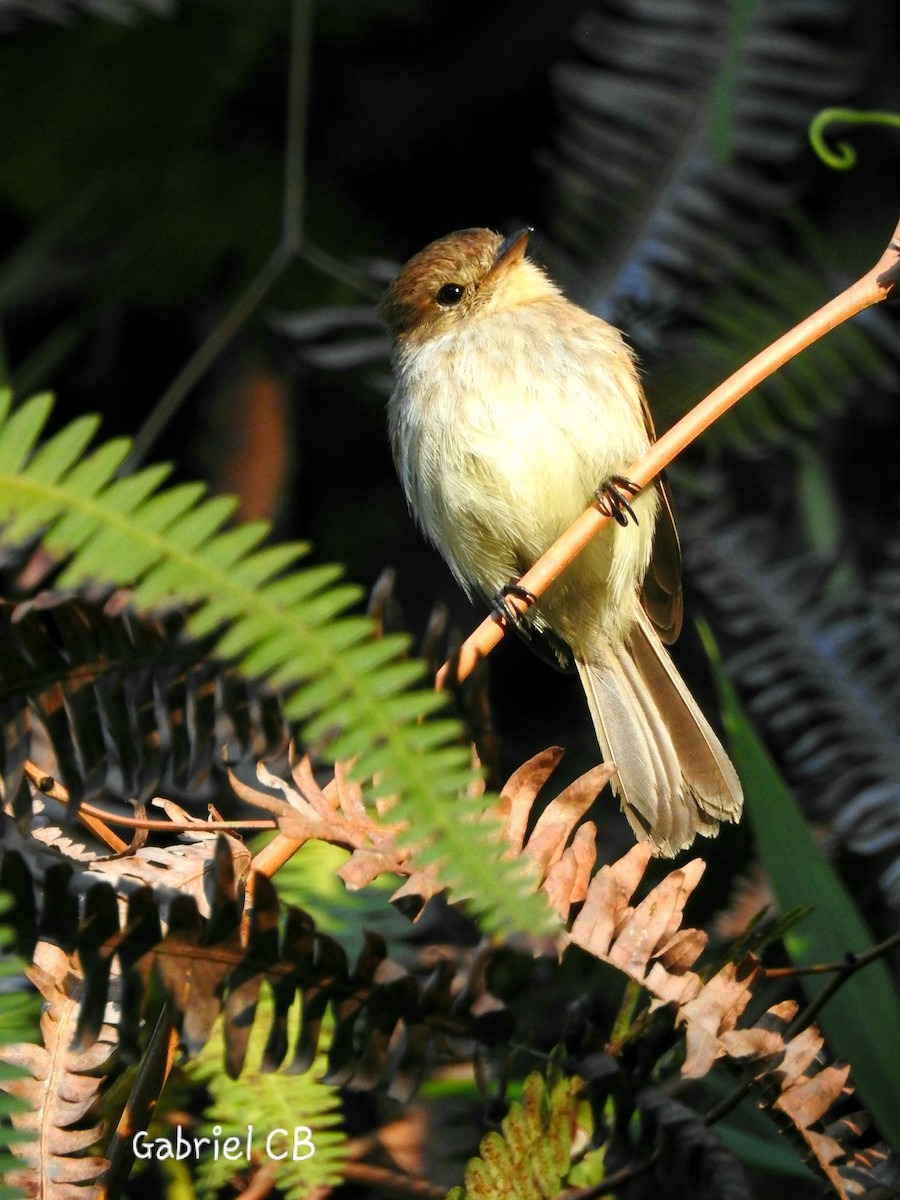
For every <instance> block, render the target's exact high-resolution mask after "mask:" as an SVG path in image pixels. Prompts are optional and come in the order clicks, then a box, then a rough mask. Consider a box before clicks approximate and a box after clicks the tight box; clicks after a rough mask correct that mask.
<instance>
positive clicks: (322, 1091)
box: [189, 989, 346, 1200]
mask: <svg viewBox="0 0 900 1200" xmlns="http://www.w3.org/2000/svg"><path fill="white" fill-rule="evenodd" d="M300 1003H301V1001H300V1000H299V998H298V999H297V1000H296V1001H295V1002H294V1003H293V1005H292V1006H291V1008H290V1010H289V1011H288V1012H287V1013H286V1014H285V1021H286V1023H287V1025H288V1026H293V1025H296V1024H297V1022H298V1020H299V1007H300ZM273 1016H274V1005H273V1000H272V995H271V993H270V992H269V990H268V989H265V991H264V993H263V995H262V998H261V1000H260V1004H259V1010H258V1014H257V1020H256V1021H255V1023H254V1025H253V1027H252V1032H250V1035H249V1044H248V1046H247V1051H246V1061H245V1063H244V1067H243V1071H242V1073H241V1077H240V1079H234V1078H229V1076H228V1075H226V1074H225V1072H224V1071H223V1068H222V1060H223V1052H224V1051H225V1049H226V1045H225V1038H224V1034H223V1025H222V1022H221V1021H220V1022H219V1023H218V1024H217V1026H216V1027H215V1029H214V1030H213V1033H212V1036H211V1037H210V1039H209V1040H208V1042H207V1044H206V1046H205V1047H204V1048H203V1050H202V1051H201V1052H200V1054H199V1055H198V1056H197V1057H196V1058H195V1059H194V1060H193V1061H192V1062H191V1064H190V1068H189V1070H190V1074H191V1076H192V1077H193V1078H194V1079H195V1080H197V1081H198V1082H201V1083H204V1084H205V1085H206V1087H207V1088H208V1090H209V1092H210V1095H211V1100H210V1103H209V1105H208V1106H207V1109H206V1112H205V1113H204V1116H203V1121H202V1123H201V1126H200V1129H199V1130H198V1132H199V1134H200V1135H201V1136H206V1137H211V1138H212V1139H213V1140H212V1144H213V1145H218V1146H223V1145H224V1142H225V1139H226V1138H228V1137H235V1138H237V1146H239V1148H240V1157H239V1158H237V1159H235V1158H232V1159H231V1161H229V1160H228V1159H226V1158H225V1157H224V1156H221V1157H219V1156H215V1155H213V1154H209V1153H206V1154H203V1155H201V1156H200V1159H199V1164H198V1169H197V1184H198V1195H200V1196H202V1197H210V1198H212V1197H214V1196H216V1195H218V1194H219V1190H220V1189H221V1188H223V1187H225V1186H227V1185H228V1184H229V1182H230V1181H231V1180H232V1179H233V1177H234V1176H235V1174H236V1173H237V1172H239V1171H242V1170H244V1171H245V1170H247V1169H248V1167H250V1166H251V1165H253V1166H259V1165H265V1164H266V1163H268V1162H272V1161H274V1156H280V1155H282V1154H284V1158H283V1159H281V1160H280V1161H279V1162H278V1187H279V1190H280V1191H282V1192H284V1193H285V1195H286V1196H287V1197H289V1198H292V1200H302V1198H303V1197H306V1196H309V1195H310V1194H311V1193H312V1192H313V1191H314V1189H316V1188H322V1187H326V1186H329V1185H330V1186H335V1185H337V1184H338V1183H340V1182H341V1179H342V1166H343V1162H344V1158H345V1154H346V1149H345V1135H344V1134H343V1133H342V1131H341V1129H340V1125H341V1121H342V1113H341V1101H340V1093H339V1091H338V1089H337V1088H336V1087H333V1086H332V1085H330V1084H327V1083H324V1082H321V1076H322V1074H323V1073H324V1070H325V1065H326V1060H325V1050H326V1047H327V1042H323V1045H322V1047H321V1048H320V1050H319V1052H318V1055H317V1057H316V1059H315V1060H314V1062H313V1063H312V1067H311V1070H310V1071H308V1072H306V1073H305V1074H303V1075H297V1074H293V1073H291V1072H289V1071H287V1070H284V1069H282V1070H278V1071H272V1070H271V1069H269V1068H268V1067H267V1065H266V1062H265V1050H266V1031H267V1028H268V1027H269V1025H270V1023H271V1021H272V1018H273ZM248 1130H249V1131H250V1132H249V1133H248ZM248 1138H249V1143H250V1150H251V1154H250V1156H249V1160H248V1158H247V1156H246V1153H245V1151H246V1148H247V1144H248ZM295 1138H296V1145H297V1153H296V1156H295V1155H294V1149H295ZM269 1139H271V1140H269ZM310 1148H312V1149H313V1152H310ZM267 1150H268V1151H271V1154H268V1156H267Z"/></svg>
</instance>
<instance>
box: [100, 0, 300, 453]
mask: <svg viewBox="0 0 900 1200" xmlns="http://www.w3.org/2000/svg"><path fill="white" fill-rule="evenodd" d="M312 11H313V0H294V5H293V9H292V15H291V43H290V47H291V48H290V71H289V78H288V112H287V121H286V129H287V132H286V134H285V164H284V198H283V205H282V214H281V241H280V242H279V244H278V245H277V246H276V247H275V249H274V250H273V251H272V253H271V254H270V256H269V258H268V260H267V262H266V263H265V264H264V266H263V267H262V268H261V270H260V271H259V273H258V274H257V275H256V276H255V278H254V279H252V280H251V282H250V283H249V284H248V286H247V287H246V289H245V290H244V291H243V293H242V294H241V295H240V296H239V297H238V299H237V300H236V301H235V303H234V304H233V305H232V307H231V309H230V310H229V311H228V312H227V313H226V314H225V316H224V317H223V318H222V319H221V321H219V322H218V324H217V325H216V326H215V328H214V329H213V330H211V332H210V333H209V335H208V336H207V337H206V338H205V339H204V340H203V342H201V344H200V345H199V346H198V347H197V349H196V350H195V351H194V353H193V354H192V355H191V357H190V358H189V359H188V361H187V362H186V363H185V365H184V366H183V367H182V369H181V370H180V371H179V372H178V374H177V375H176V376H175V378H174V379H173V380H172V382H171V384H169V386H168V388H167V389H166V391H165V392H164V393H163V395H162V396H161V397H160V399H159V401H158V402H157V404H156V406H155V408H154V409H153V411H152V412H151V413H150V415H149V416H148V417H147V419H146V421H144V423H143V425H142V426H141V428H140V429H139V430H138V433H137V436H136V437H135V439H134V442H133V443H132V446H131V450H130V452H129V454H128V457H127V458H126V459H125V461H124V463H123V464H122V467H121V471H120V473H121V474H123V475H127V474H128V473H129V472H131V471H133V470H134V469H135V467H137V466H138V465H139V464H140V463H141V462H143V460H144V459H145V458H146V456H147V453H148V451H149V450H150V449H151V447H152V446H153V445H154V443H155V442H156V440H157V438H158V437H159V435H160V434H161V433H162V431H163V429H164V428H165V427H166V425H167V424H168V423H169V421H171V419H172V417H173V416H174V415H175V413H176V412H177V411H178V409H179V408H180V407H181V405H182V404H183V403H184V401H185V400H186V398H187V397H188V396H189V395H190V393H191V392H192V391H193V389H194V388H195V387H196V385H197V384H198V383H199V382H200V380H201V379H202V378H203V376H204V375H205V374H206V372H207V371H208V370H209V368H210V366H211V365H212V364H213V363H214V362H215V360H216V359H217V358H218V357H219V355H220V354H221V353H222V352H223V350H224V349H225V347H226V346H227V345H228V344H229V343H230V342H231V340H232V339H233V338H234V337H235V335H236V334H237V333H238V332H239V331H240V330H241V329H242V327H243V326H244V325H245V324H246V322H247V321H248V320H249V319H250V317H251V316H252V315H253V314H254V312H255V311H256V310H257V308H259V306H260V304H262V302H263V300H265V298H266V296H267V295H268V294H269V292H270V291H271V289H272V288H273V286H274V285H275V283H276V282H277V281H278V279H279V278H280V277H281V275H282V274H283V272H284V271H285V269H286V268H287V267H288V266H289V265H290V263H291V262H292V261H293V260H294V258H296V256H297V254H298V253H299V251H300V248H301V246H302V244H303V201H304V188H305V175H306V127H307V118H308V112H309V75H310V70H309V68H310V60H311V57H312V52H311V45H312Z"/></svg>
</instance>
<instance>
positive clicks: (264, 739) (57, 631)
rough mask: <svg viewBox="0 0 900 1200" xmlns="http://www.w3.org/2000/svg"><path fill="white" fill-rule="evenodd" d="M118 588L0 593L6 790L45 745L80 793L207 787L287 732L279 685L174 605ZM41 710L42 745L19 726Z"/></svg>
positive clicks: (144, 793) (1, 758)
mask: <svg viewBox="0 0 900 1200" xmlns="http://www.w3.org/2000/svg"><path fill="white" fill-rule="evenodd" d="M123 599H124V598H123V597H122V596H119V595H114V596H112V597H110V598H109V599H106V598H99V599H98V598H84V599H81V598H77V597H75V596H72V595H63V594H59V593H53V592H41V593H39V594H38V595H37V596H36V597H34V599H32V600H30V601H28V602H27V603H23V604H18V605H12V604H8V603H2V602H0V678H2V681H3V682H2V687H0V728H2V734H3V737H2V741H0V762H2V763H3V764H4V774H5V779H6V784H7V787H8V788H10V789H11V790H13V791H14V790H16V789H17V787H18V782H19V778H20V775H21V770H22V765H23V760H24V758H26V757H32V756H39V757H42V758H43V761H44V762H48V761H49V762H50V763H51V764H53V766H52V770H53V771H54V772H55V774H56V775H57V776H58V777H59V779H60V781H61V782H62V784H63V785H64V787H65V788H66V789H67V791H68V793H69V795H70V797H71V798H72V799H73V800H75V801H79V800H81V799H88V800H89V799H92V798H93V797H94V796H95V795H97V794H102V793H109V792H112V793H113V794H116V795H119V796H122V797H123V798H125V797H138V798H144V799H146V798H149V797H150V796H151V795H154V794H156V792H157V791H159V790H160V789H165V790H166V791H172V790H177V791H178V792H180V793H181V794H184V793H186V792H189V791H200V790H201V789H202V788H203V785H204V784H205V783H206V781H207V779H208V777H209V774H210V771H211V769H212V768H213V766H214V765H215V764H217V763H219V762H221V761H222V759H223V757H225V755H226V754H227V755H228V756H229V757H231V758H232V759H236V758H239V757H240V756H241V755H242V754H245V753H247V752H252V753H254V754H256V755H259V754H263V753H266V752H267V751H274V750H277V749H278V748H279V747H280V746H283V745H284V744H285V743H286V740H287V739H286V731H285V724H284V718H283V715H282V712H281V707H280V704H279V701H278V698H277V696H276V695H275V694H274V693H272V692H271V691H269V692H267V691H266V690H265V689H258V688H253V687H251V686H248V684H247V683H246V682H245V681H244V680H242V679H241V678H240V677H239V676H238V675H237V674H236V673H235V672H234V671H233V670H230V669H229V668H227V667H226V666H224V664H222V663H219V662H216V661H215V660H214V659H211V658H210V657H209V646H208V644H207V645H205V644H203V643H196V642H191V641H190V640H188V639H187V638H186V637H185V636H184V621H183V618H182V617H181V616H179V614H177V613H176V612H170V613H168V614H167V615H166V616H165V617H159V618H155V619H154V618H150V617H143V618H142V617H139V616H137V615H136V614H135V613H134V612H133V611H131V610H129V609H128V608H127V607H126V606H125V604H124V603H123ZM34 718H37V721H38V725H39V728H40V730H41V735H40V739H39V740H38V749H37V750H36V751H35V750H32V747H31V741H32V738H31V736H29V735H26V734H25V733H24V732H23V727H26V728H28V729H30V728H31V721H32V720H33V719H34ZM46 741H49V746H47V745H46ZM48 751H49V752H50V757H49V760H48V757H47V755H48ZM54 759H55V764H54V763H53V760H54Z"/></svg>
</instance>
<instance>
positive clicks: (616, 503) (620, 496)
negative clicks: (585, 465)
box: [594, 475, 641, 525]
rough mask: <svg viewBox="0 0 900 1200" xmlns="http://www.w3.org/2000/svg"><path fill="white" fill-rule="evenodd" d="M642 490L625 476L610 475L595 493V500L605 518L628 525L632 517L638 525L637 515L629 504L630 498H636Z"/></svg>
mask: <svg viewBox="0 0 900 1200" xmlns="http://www.w3.org/2000/svg"><path fill="white" fill-rule="evenodd" d="M640 490H641V489H640V486H639V485H638V484H636V483H633V482H632V481H631V480H630V479H626V478H625V476H624V475H610V477H609V479H607V480H605V482H603V483H601V484H600V486H599V487H598V488H597V490H596V492H594V499H595V500H596V501H597V507H598V508H599V509H600V511H601V512H602V513H603V514H604V515H605V516H607V517H612V518H613V520H615V521H618V523H619V524H620V525H627V524H628V518H629V517H631V519H632V521H634V523H635V525H637V524H638V519H637V514H636V513H635V511H634V509H633V508H632V507H631V505H630V504H629V502H628V496H636V495H637V494H638V492H639V491H640ZM626 492H627V493H628V495H627V496H626V494H625V493H626Z"/></svg>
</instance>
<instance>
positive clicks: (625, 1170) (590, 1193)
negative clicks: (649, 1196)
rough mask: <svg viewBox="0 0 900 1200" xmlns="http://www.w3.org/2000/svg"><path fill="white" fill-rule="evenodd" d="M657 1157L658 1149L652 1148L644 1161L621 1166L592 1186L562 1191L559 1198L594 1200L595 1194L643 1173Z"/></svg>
mask: <svg viewBox="0 0 900 1200" xmlns="http://www.w3.org/2000/svg"><path fill="white" fill-rule="evenodd" d="M658 1158H659V1151H657V1150H654V1151H653V1153H652V1154H651V1155H650V1157H649V1158H648V1159H646V1160H645V1161H644V1162H640V1163H631V1164H629V1165H628V1166H627V1167H622V1168H621V1169H620V1170H618V1171H614V1172H613V1173H612V1175H607V1177H606V1178H605V1179H601V1181H600V1182H599V1183H595V1184H594V1185H593V1186H592V1187H587V1188H579V1189H578V1190H577V1191H569V1192H563V1194H562V1195H561V1196H560V1198H559V1200H596V1197H597V1196H605V1195H607V1194H608V1193H609V1192H614V1191H616V1189H617V1188H620V1187H621V1186H622V1185H623V1184H625V1183H630V1182H631V1181H632V1179H637V1178H638V1176H640V1175H643V1174H645V1173H646V1172H647V1171H649V1170H650V1169H651V1168H652V1167H653V1165H654V1164H655V1163H656V1160H657V1159H658Z"/></svg>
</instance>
